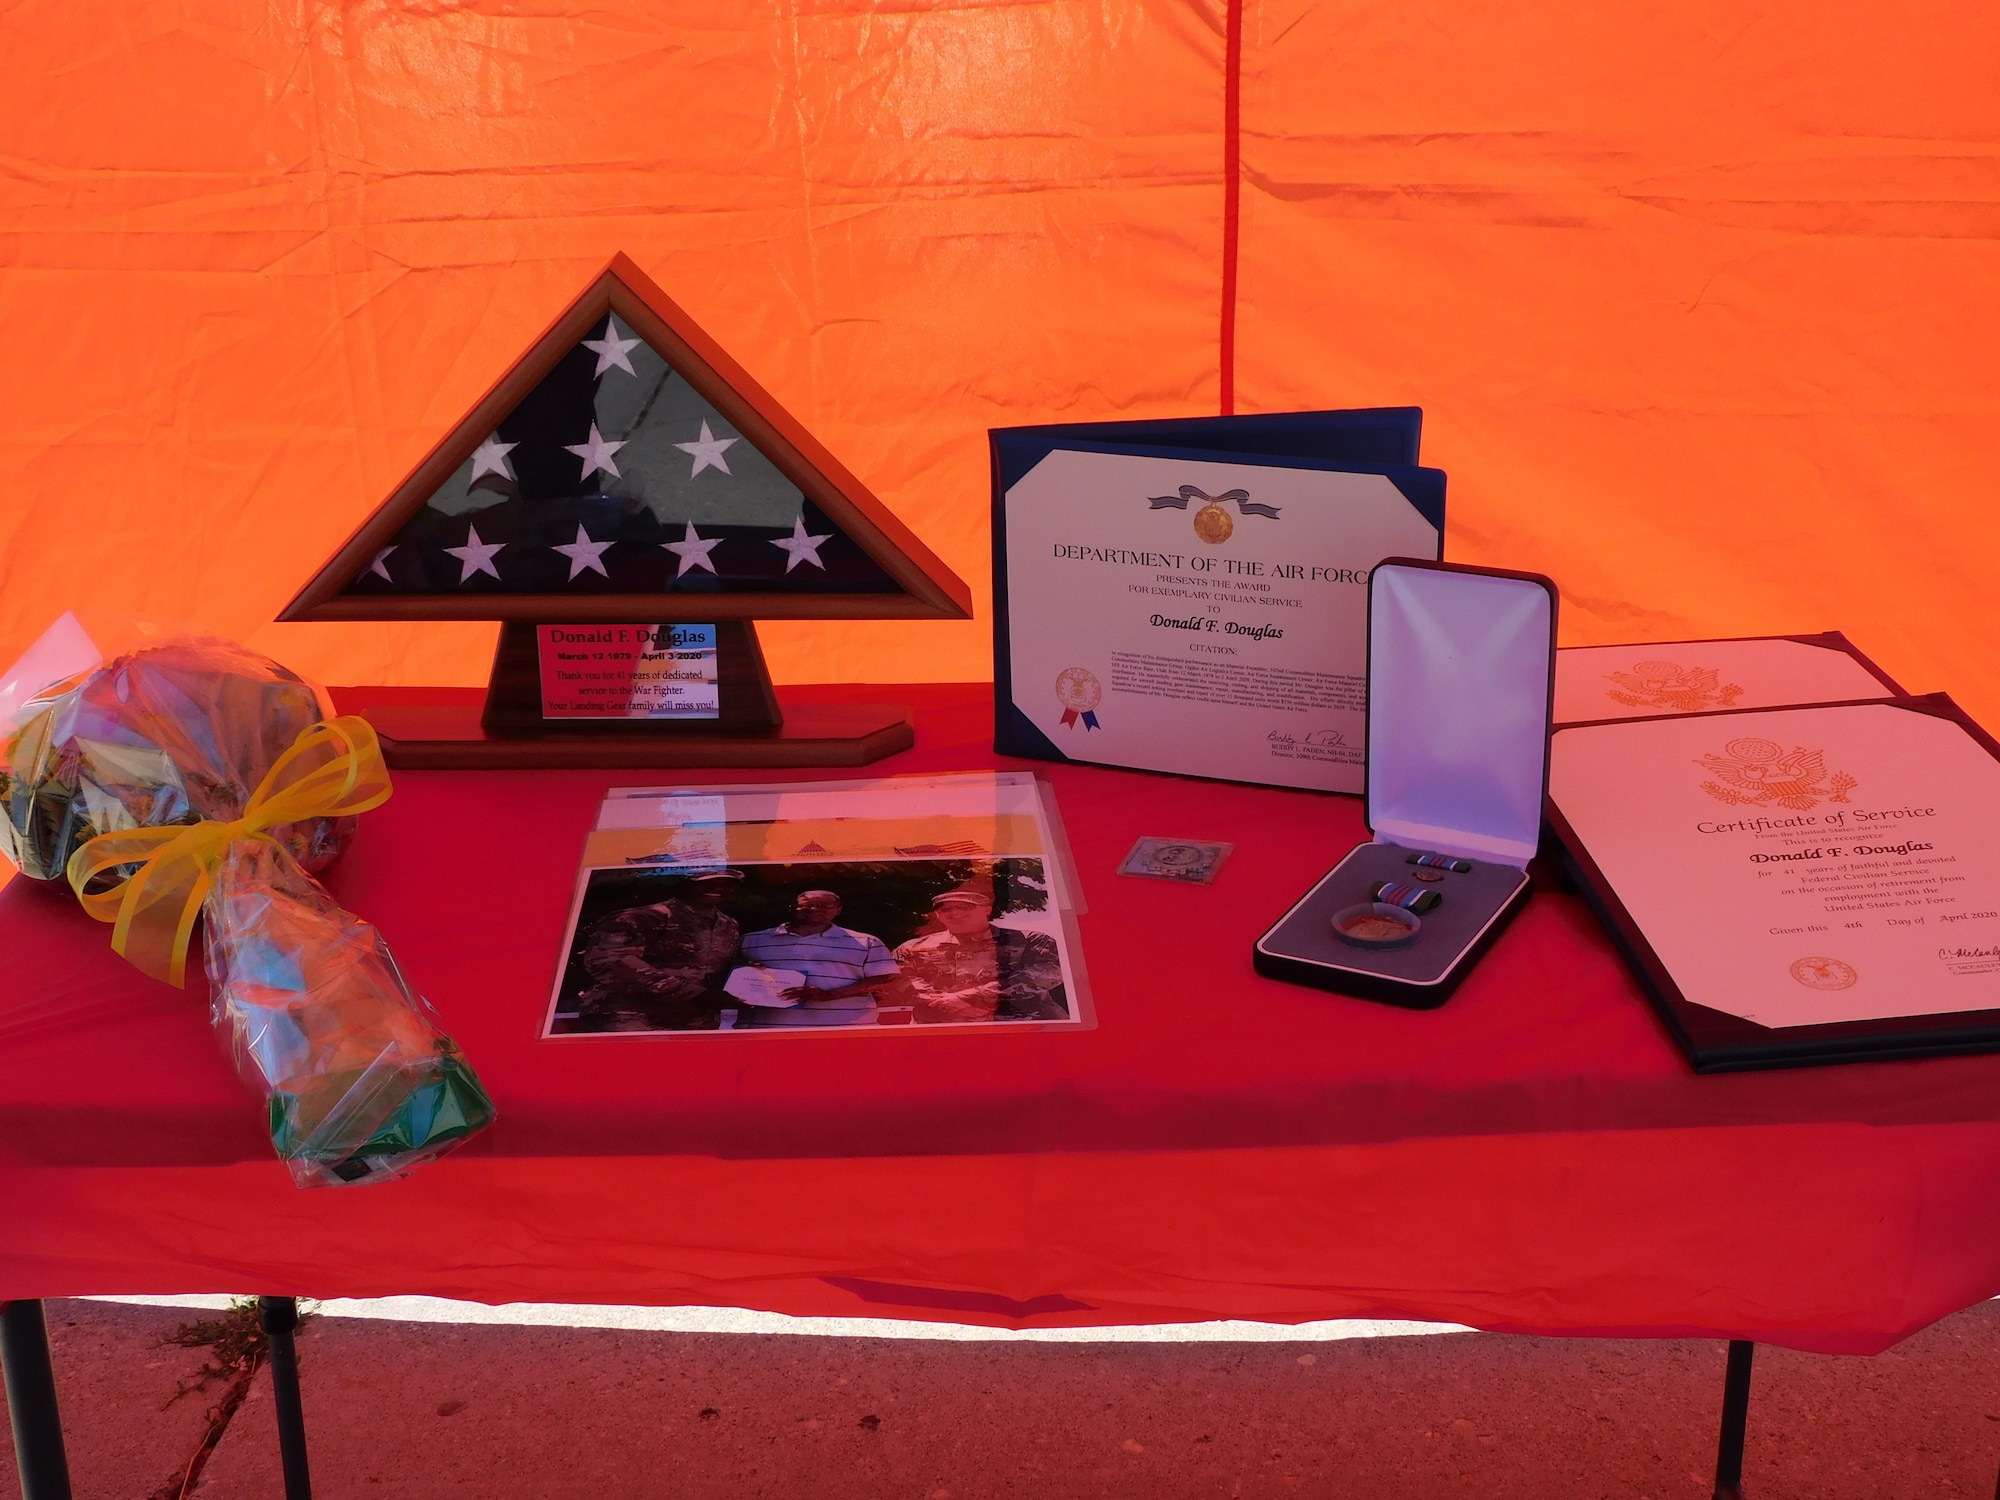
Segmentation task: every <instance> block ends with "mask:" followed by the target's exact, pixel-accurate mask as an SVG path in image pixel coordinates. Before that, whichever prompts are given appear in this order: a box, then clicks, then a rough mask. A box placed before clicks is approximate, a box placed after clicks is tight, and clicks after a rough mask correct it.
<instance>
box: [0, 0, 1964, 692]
mask: <svg viewBox="0 0 2000 1500" xmlns="http://www.w3.org/2000/svg"><path fill="white" fill-rule="evenodd" d="M1232 6H1236V7H1237V8H1234V14H1233V16H1232ZM1232 20H1233V21H1234V23H1235V28H1233V27H1232ZM1239 28H1240V35H1241V49H1240V56H1239V55H1238V54H1237V53H1236V52H1235V51H1234V50H1233V49H1232V48H1231V47H1230V45H1229V39H1230V36H1231V33H1232V30H1233V29H1239ZM0 45H4V47H5V55H6V57H7V59H8V77H9V84H8V88H7V90H6V92H5V97H4V98H0V122H4V139H0V154H4V159H5V168H6V169H5V171H4V172H0V266H4V273H3V274H0V330H4V338H0V662H5V661H7V660H11V659H12V657H13V656H14V655H15V654H16V653H17V652H18V651H19V650H20V649H21V648H22V647H23V646H25V644H26V643H27V642H28V641H29V640H30V639H32V638H33V636H34V635H36V634H37V633H38V632H39V631H40V630H41V629H42V628H43V627H44V626H45V625H46V624H47V623H48V622H49V620H50V619H52V618H53V617H54V616H55V615H56V614H57V613H59V612H61V611H62V610H64V609H66V608H72V607H75V608H79V609H80V610H81V611H82V612H83V613H84V614H85V615H86V618H87V619H103V618H105V617H107V616H114V615H117V614H121V613H123V614H133V615H139V616H143V617H150V618H156V619H165V620H172V621H184V622H194V623H198V624H202V625H206V626H208V627H211V628H215V629H219V630H222V631H225V632H228V633H231V634H235V635H239V636H243V637H245V638H247V639H249V640H250V641H251V642H252V644H254V645H256V646H258V647H260V648H261V649H264V650H266V651H269V652H270V653H272V654H274V655H276V656H278V657H279V658H281V659H282V660H285V661H287V662H288V663H290V664H292V665H294V666H295V667H297V668H299V669H300V670H302V671H305V672H307V673H309V674H312V675H315V676H317V677H319V678H321V679H322V680H326V681H333V682H357V681H369V680H373V681H381V682H393V683H420V682H458V683H469V682H478V681H483V680H484V677H485V672H486V668H487V661H488V655H489V652H490V643H491V639H492V628H491V627H488V626H477V625H436V624H431V625H422V624H412V625H289V626H272V625H270V624H269V623H268V622H269V621H270V620H271V617H272V615H273V614H274V613H275V612H276V611H277V609H278V608H279V607H280V606H282V605H283V603H284V602H285V601H286V600H287V599H288V598H289V597H290V596H291V594H292V592H293V591H294V590H295V589H296V588H297V586H298V585H299V584H300V583H301V582H302V581H303V580H304V579H305V578H306V577H307V576H308V575H309V574H310V573H311V572H312V570H313V569H314V568H315V567H316V566H317V565H318V564H319V563H320V562H321V560H322V559H323V558H325V557H326V556H327V555H328V553H330V552H331V551H332V550H333V548H334V547H335V546H336V545H337V544H338V543H339V542H340V541H341V540H342V539H343V538H344V537H345V536H346V535H347V534H348V533H349V532H350V531H351V530H352V529H353V527H354V526H355V525H356V524H358V522H359V521H360V520H361V519H362V518H363V517H365V516H366V515H367V514H369V513H370V511H371V510H372V509H373V508H374V507H375V506H376V505H377V504H378V503H380V501H381V500H382V498H383V497H384V496H385V495H386V494H387V493H388V492H389V490H390V488H391V487H392V486H393V485H394V484H395V483H396V482H397V481H398V480H399V479H400V478H401V477H402V476H403V474H404V473H405V472H406V471H407V470H408V469H409V467H410V466H411V465H412V464H414V463H415V461H416V460H417V459H418V458H419V457H421V456H422V454H423V453H424V452H425V451H426V450H427V449H428V448H429V446H430V445H431V444H432V443H433V442H434V441H435V440H436V439H437V437H438V436H439V435H440V434H441V433H442V432H443V431H444V430H445V429H446V428H447V427H448V426H449V425H450V424H451V423H452V422H453V421H454V420H455V419H456V418H457V417H458V416H460V415H461V414H462V413H463V412H464V410H465V409H466V408H467V407H468V406H469V405H470V403H471V402H472V401H473V400H474V399H475V398H476V397H477V396H478V395H479V394H480V393H481V392H482V391H483V390H484V389H485V388H486V386H487V385H488V384H489V383H490V382H491V381H492V380H493V379H494V378H495V377H496V376H497V375H498V373H499V372H500V371H501V370H502V369H503V368H504V367H505V366H506V365H507V364H508V363H509V362H510V361H511V360H512V359H513V358H514V357H515V356H516V355H517V354H518V353H519V352H520V351H521V350H522V349H523V348H524V347H525V346H526V344H527V343H528V341H529V340H530V339H531V338H532V337H533V336H534V335H535V334H536V333H537V332H538V331H539V330H540V329H541V328H542V327H543V326H544V324H545V323H546V322H547V320H548V319H549V318H550V317H551V316H553V314H554V313H555V312H556V311H557V310H558V309H559V308H560V307H561V306H562V305H563V304H564V303H565V302H566V301H567V300H568V299H569V298H570V297H571V296H573V295H574V293H575V292H576V291H577V290H578V288H579V287H580V286H581V285H582V284H583V283H584V281H585V280H586V279H587V278H588V277H589V276H590V275H591V274H592V272H594V271H595V270H596V269H597V268H598V267H599V266H600V265H601V264H602V263H603V262H604V260H605V259H606V258H607V257H608V256H609V255H610V254H611V253H612V252H613V251H615V250H619V249H623V250H625V251H627V252H628V253H630V254H631V255H632V256H633V257H634V258H635V259H636V260H638V261H639V262H640V264H641V265H643V266H644V267H645V268H646V269H647V270H648V271H649V272H650V273H651V274H652V275H653V276H654V277H655V278H656V279H657V280H658V281H659V282H660V283H661V285H662V286H664V287H665V288H666V289H667V290H668V292H669V294H670V295H672V296H673V297H675V298H676V299H677V300H678V301H680V302H681V304H682V305H683V306H685V307H686V308H687V309H688V310H689V311H690V312H691V313H692V314H693V315H694V316H695V317H696V318H698V319H699V320H700V321H701V322H702V323H703V324H704V325H705V326H706V327H708V329H709V330H710V331H711V332H712V333H713V334H715V335H716V337H718V338H719V339H720V340H721V341H722V342H723V344H724V345H725V346H726V347H728V348H729V349H730V350H731V351H732V353H734V354H735V355H736V356H737V358H738V359H740V360H741V361H742V362H743V363H744V364H745V365H746V366H747V367H748V368H750V369H751V370H752V371H753V372H754V373H755V374H756V375H757V376H758V378H759V379H760V380H762V381H763V382H764V384H765V385H766V386H767V387H769V388H770V389H771V390H772V391H773V392H774V393H775V394H776V395H777V396H778V397H779V399H781V400H782V401H784V402H785V403H786V404H787V405H788V406H789V407H790V408H791V409H792V411H793V412H794V413H795V414H796V415H797V416H798V417H799V418H800V419H801V420H803V421H804V422H805V423H806V424H807V425H808V426H809V427H811V428H812V429H813V430H814V431H815V432H816V433H818V435H819V436H820V437H821V438H822V440H824V441H825V442H826V443H827V444H828V446H829V447H831V448H832V449H833V450H834V451H835V452H836V453H837V454H839V455H840V456H841V458H842V459H843V460H844V461H845V462H846V463H847V464H848V465H849V466H850V467H852V468H853V469H854V470H855V471H856V472H857V473H859V474H860V475H861V476H862V477H863V478H864V479H865V480H866V481H867V482H868V483H869V484H870V485H872V486H873V487H874V488H875V489H876V491H877V492H878V493H879V494H881V495H882V497H883V498H884V499H885V500H886V501H888V502H889V503H890V504H891V505H892V506H894V507H895V508H896V509H897V510H898V511H899V513H901V514H902V515H903V516H904V517H905V518H906V519H907V520H908V521H909V522H910V523H911V524H912V525H913V526H914V527H915V528H916V530H917V531H918V532H919V533H920V534H921V535H922V536H923V537H924V538H925V539H926V540H927V541H928V542H929V543H930V544H931V545H932V546H933V547H934V548H936V549H937V550H938V552H939V553H940V554H942V555H943V556H944V557H945V558H946V560H947V561H948V562H949V563H950V564H951V565H952V566H953V567H954V568H956V569H957V570H958V571H959V572H960V573H961V574H962V575H963V576H964V577H966V578H967V579H968V580H969V581H971V582H972V583H973V584H974V586H975V589H976V590H977V592H978V595H979V601H980V602H979V608H980V614H981V617H982V618H981V619H979V620H978V621H976V622H974V623H970V624H952V623H938V624H796V625H768V626H766V627H764V635H765V638H766V642H767V646H768V648H769V650H770V654H771V656H772V660H773V667H774V670H775V672H776V674H777V676H778V677H779V679H780V680H781V681H783V680H794V681H805V680H841V679H848V680H875V681H882V680H896V679H910V680H919V679H976V678H983V677H985V676H987V675H989V673H990V656H989V636H988V633H987V632H988V618H989V617H988V616H987V608H988V604H989V602H990V601H989V600H988V598H987V590H986V580H987V499H988V496H987V471H986V451H985V429H986V428H987V427H988V426H991V425H998V424H1008V423H1017V422H1035V421H1060V420H1070V419H1085V418H1102V417H1107V416H1166V415H1173V414H1184V413H1191V412H1202V411H1213V410H1215V409H1216V408H1217V406H1218V403H1219V401H1220V400H1221V394H1222V377H1221V371H1222V369H1223V367H1224V365H1225V364H1226V363H1232V364H1233V376H1234V397H1235V404H1236V407H1237V409H1238V410H1243V411H1257V410H1277V409H1285V408H1293V407H1303V406H1340V405H1359V404H1384V403H1397V404H1400V403H1414V404H1419V405H1422V406H1423V407H1424V408H1425V411H1426V417H1427V429H1428V430H1427V432H1426V439H1425V445H1424V451H1425V456H1426V459H1427V461H1428V462H1431V463H1434V464H1438V465H1441V466H1442V467H1444V468H1446V469H1448V470H1450V472H1451V476H1452V490H1451V527H1450V532H1449V537H1448V542H1447V555H1448V556H1451V557H1453V558H1456V559H1458V560H1461V561H1470V562H1484V563H1496V564H1503V565H1508V566H1514V567H1525V568H1534V569H1540V570H1543V571H1546V572H1548V573H1549V574H1551V575H1552V576H1554V577H1555V578H1556V579H1557V581H1558V582H1559V583H1560V584H1561V585H1562V587H1563V591H1564V603H1565V609H1564V629H1565V639H1566V641H1568V642H1571V643H1589V642H1597V641H1608V640H1624V639H1636V638H1655V639H1666V638H1672V637H1684V636H1688V635H1703V634H1749V633H1758V632H1766V631H1793V630H1817V629H1824V628H1829V627H1838V628H1842V629H1845V630H1846V631H1847V632H1848V633H1849V634H1850V635H1851V636H1852V637H1853V638H1854V639H1855V640H1856V642H1857V643H1858V644H1859V645H1860V646H1861V647H1862V648H1863V649H1864V650H1866V651H1868V652H1869V653H1870V654H1872V655H1874V656H1875V657H1876V658H1877V660H1879V661H1880V662H1881V663H1882V664H1883V665H1884V666H1885V667H1886V668H1887V669H1888V670H1889V671H1890V672H1892V673H1893V674H1894V675H1896V676H1897V677H1899V678H1901V679H1902V680H1903V681H1904V682H1905V684H1906V685H1907V686H1910V687H1913V688H1917V689H1924V690H1928V689H1935V688H1944V689H1947V690H1949V691H1951V692H1953V693H1954V694H1956V695H1958V696H1959V697H1960V699H1961V701H1963V702H1964V703H1965V704H1966V705H1967V706H1968V707H1969V708H1970V709H1971V710H1972V711H1973V712H1974V713H1975V714H1976V715H1979V716H1981V717H1983V718H1984V719H1985V720H1986V721H1987V722H1988V723H1989V724H1996V723H2000V661H1996V657H1995V653H1994V651H1993V649H1992V648H1993V646H1994V644H1995V638H1996V633H2000V609H1996V606H1995V605H1994V604H1993V602H1992V599H1991V584H1990V581H1989V580H1990V577H1991V575H1992V574H1993V572H1994V565H1995V562H1996V552H2000V548H1996V540H2000V520H1996V514H1995V512H1996V508H1995V506H1994V503H1993V490H1994V486H1995V478H1996V473H2000V421H1996V417H2000V410H1996V408H2000V399H1997V398H2000V378H1996V376H2000V338H1996V337H1995V334H1996V331H2000V320H1996V311H2000V275H1996V271H2000V255H1996V235H2000V141H1996V136H2000V93H1996V91H1995V90H1994V89H1993V87H1992V80H1993V78H1994V77H1995V76H1996V72H2000V67H1997V66H1996V65H2000V11H1994V10H1992V9H1991V8H1989V7H1981V6H1976V5H1970V4H1964V3H1960V4H1956V5H1937V4H1927V3H1925V0H1916V3H1914V4H1909V5H1903V6H1897V7H1891V8H1887V9H1885V8H1883V7H1881V6H1879V5H1866V6H1864V5H1860V4H1855V3H1850V0H1837V3H1834V4H1831V5H1829V4H1826V3H1823V0H1822V3H1813V4H1807V3H1805V0H1772V3H1770V4H1767V5H1764V6H1761V7H1750V8H1746V7H1744V6H1741V5H1738V4H1729V3H1723V0H1679V3H1673V4H1660V3H1641V4H1638V5H1628V6H1612V7H1606V6H1602V5H1593V4H1587V3H1584V0H1527V3H1514V0H1504V3H1503V0H1463V3H1454V4H1451V5H1428V4H1407V3H1386V0H1346V3H1324V4H1312V3H1307V0H1269V3H1259V0H1240V5H1239V4H1238V0H1210V3H1205V4H1202V3H1180V4H1169V3H1163V0H1146V3H1140V0H1132V3H1124V4H1118V3H1102V0H1096V3H1086V0H1047V3H991V4H980V3H958V4H945V3H938V4H924V3H920V0H912V3H903V4H899V5H896V6H893V7H892V6H887V5H870V4H863V3H859V0H821V3H805V0H792V3H789V4H780V3H777V0H771V3H766V4H764V5H760V6H751V5H724V6H718V5H715V4H712V3H709V4H695V3H679V4H654V5H634V4H619V3H615V0H613V3H607V4H597V5H592V6H589V7H584V6H580V5H576V4H574V3H573V0H540V3H534V0H530V3H526V4H515V5H499V4H495V5H491V6H485V7H475V6H456V5H439V6H429V7H422V8H411V9H409V10H404V9H401V8H397V7H392V6H389V5H385V4H379V3H372V4H371V3H356V4H347V5H340V6H336V5H331V4H327V5H313V4H307V3H299V0H293V3H286V0H275V3H272V4H269V5H266V6H253V5H249V4H243V3H237V4H235V5H231V4H228V3H218V4H212V5H205V6H197V7H188V6H183V5H179V4H168V3H151V4H148V3H133V4H129V5H119V6H99V7H95V8H78V7H75V6H64V5H58V4H55V3H53V0H39V3H36V0H31V3H28V4H24V5H20V6H17V7H14V8H13V9H11V10H10V11H9V12H8V14H7V16H6V18H5V19H4V21H0ZM1232 65H1234V67H1235V70H1236V76H1237V78H1238V80H1239V82H1240V134H1239V135H1238V136H1237V137H1236V142H1237V145H1238V146H1239V147H1240V167H1239V171H1238V175H1237V184H1238V188H1239V191H1240V218H1239V220H1238V225H1239V230H1240V234H1239V237H1238V238H1237V241H1236V255H1237V260H1236V277H1235V291H1236V308H1235V310H1236V318H1235V338H1234V347H1233V349H1227V350H1225V348H1224V346H1223V344H1222V328H1223V323H1224V319H1223V316H1222V314H1223V288H1224V286H1225V283H1226V282H1227V280H1228V277H1227V276H1226V275H1225V241H1226V238H1227V237H1226V236H1225V233H1224V204H1225V200H1226V198H1227V197H1228V194H1226V192H1225V183H1224V163H1225V161H1226V160H1234V159H1236V158H1235V157H1234V155H1233V154H1232V152H1231V151H1230V149H1229V137H1228V134H1227V132H1226V130H1225V97H1226V95H1227V94H1228V92H1229V90H1228V88H1227V86H1226V80H1227V79H1228V77H1229V76H1230V74H1231V71H1232Z"/></svg>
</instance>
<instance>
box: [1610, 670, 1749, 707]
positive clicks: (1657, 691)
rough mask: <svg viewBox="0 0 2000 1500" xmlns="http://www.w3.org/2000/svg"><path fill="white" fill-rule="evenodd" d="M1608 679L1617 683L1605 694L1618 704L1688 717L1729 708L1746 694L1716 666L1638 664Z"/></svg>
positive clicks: (1612, 674)
mask: <svg viewBox="0 0 2000 1500" xmlns="http://www.w3.org/2000/svg"><path fill="white" fill-rule="evenodd" d="M1605 680H1606V681H1607V682H1610V683H1613V684H1615V686H1613V687H1612V688H1611V689H1610V690H1609V691H1608V692H1607V693H1606V695H1605V696H1606V697H1608V698H1610V699H1611V701H1612V702H1614V703H1623V704H1626V705H1628V706H1630V707H1632V708H1664V709H1668V710H1670V711H1672V712H1675V713H1684V714H1692V713H1700V712H1701V711H1702V710H1703V709H1706V708H1727V707H1729V705H1730V704H1732V703H1734V702H1735V701H1736V700H1737V699H1738V698H1740V697H1741V696H1742V695H1743V689H1742V688H1741V687H1740V686H1739V685H1737V684H1736V683H1733V682H1730V683H1725V682H1724V681H1723V680H1722V673H1721V672H1720V671H1719V670H1718V669H1716V668H1715V667H1683V666H1682V665H1681V664H1680V663H1679V662H1674V661H1642V662H1636V663H1634V664H1633V667H1632V670H1631V671H1629V672H1611V673H1607V674H1606V676H1605Z"/></svg>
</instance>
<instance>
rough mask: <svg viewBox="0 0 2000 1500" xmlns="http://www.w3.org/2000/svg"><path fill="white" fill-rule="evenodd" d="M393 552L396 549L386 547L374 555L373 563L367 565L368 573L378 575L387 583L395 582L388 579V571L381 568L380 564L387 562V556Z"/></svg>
mask: <svg viewBox="0 0 2000 1500" xmlns="http://www.w3.org/2000/svg"><path fill="white" fill-rule="evenodd" d="M395 550H396V549H395V547H394V546H388V547H384V548H383V549H382V550H381V551H380V552H378V553H376V554H375V561H373V562H372V563H370V564H369V565H368V571H369V572H371V573H376V574H379V575H380V576H381V577H383V578H384V579H387V581H388V582H390V583H394V582H395V581H396V580H395V579H393V578H390V577H389V570H388V569H387V568H385V567H383V566H382V564H383V563H384V562H386V561H388V558H389V554H390V553H391V552H394V551H395Z"/></svg>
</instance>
